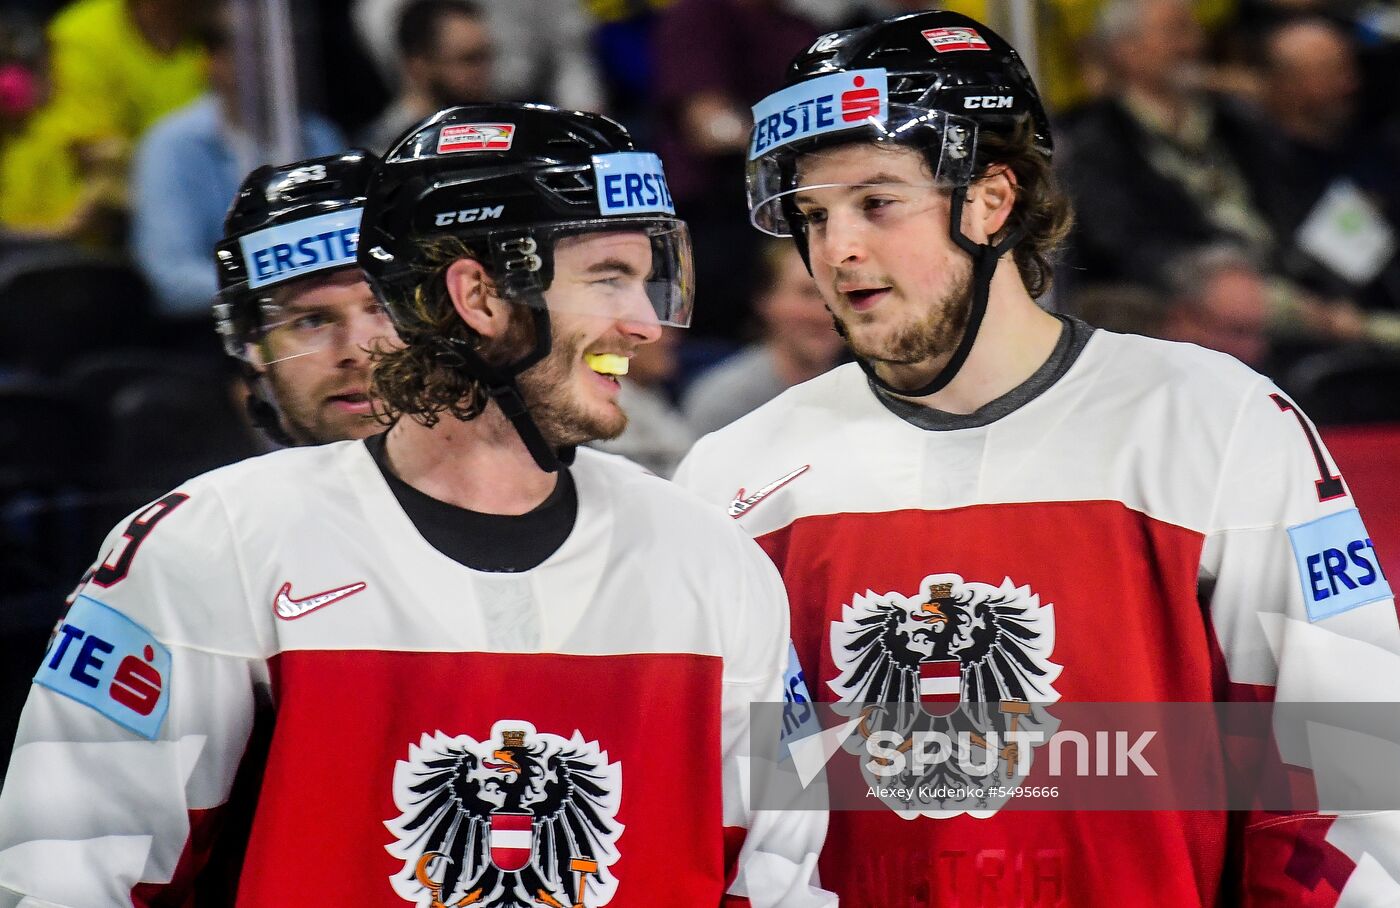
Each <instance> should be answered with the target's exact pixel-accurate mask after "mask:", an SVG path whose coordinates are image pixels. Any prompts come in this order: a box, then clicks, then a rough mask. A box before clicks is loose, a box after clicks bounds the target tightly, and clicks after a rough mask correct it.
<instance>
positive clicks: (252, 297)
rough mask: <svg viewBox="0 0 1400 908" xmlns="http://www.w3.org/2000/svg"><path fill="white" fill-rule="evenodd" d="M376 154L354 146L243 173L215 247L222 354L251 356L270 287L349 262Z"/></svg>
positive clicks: (266, 321) (268, 309) (269, 318)
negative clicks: (318, 156)
mask: <svg viewBox="0 0 1400 908" xmlns="http://www.w3.org/2000/svg"><path fill="white" fill-rule="evenodd" d="M378 163H379V159H378V158H376V157H375V156H374V155H373V154H371V153H370V152H367V151H362V150H359V149H353V150H351V151H347V152H344V153H342V154H337V155H328V156H326V157H320V158H309V159H307V160H304V161H297V162H296V163H294V164H287V165H284V166H281V167H273V166H270V165H266V166H263V167H259V168H258V169H257V170H254V171H253V172H252V173H250V174H248V176H247V177H246V178H245V179H244V180H243V185H242V186H240V187H239V189H238V195H237V196H235V197H234V199H233V204H232V205H231V206H230V207H229V210H228V214H227V215H226V216H225V218H224V238H223V239H222V240H220V241H219V242H218V244H217V245H216V246H215V247H214V259H215V264H216V266H217V268H218V275H219V297H218V300H217V301H216V302H215V304H214V320H215V324H216V326H217V328H218V331H219V337H220V338H221V339H222V340H223V343H224V350H225V352H227V353H228V355H229V356H232V357H235V358H237V359H240V360H243V361H244V362H250V361H251V359H250V357H252V355H253V352H252V347H253V346H254V345H255V343H256V342H257V341H258V340H260V339H261V337H262V336H263V333H264V332H265V331H266V329H267V328H268V326H269V325H270V324H272V323H274V322H275V320H276V319H277V318H278V315H277V313H276V312H275V307H274V306H273V304H272V290H273V289H274V288H276V287H278V286H281V285H283V284H285V283H287V282H288V281H293V280H298V279H300V278H303V277H306V276H308V275H311V274H315V273H317V272H320V271H326V270H330V269H335V268H353V267H356V264H357V263H356V259H355V251H356V249H357V247H358V245H359V235H360V211H361V209H362V208H363V206H364V202H365V190H366V188H367V187H368V186H369V178H370V174H371V173H372V172H373V171H374V167H375V165H376V164H378Z"/></svg>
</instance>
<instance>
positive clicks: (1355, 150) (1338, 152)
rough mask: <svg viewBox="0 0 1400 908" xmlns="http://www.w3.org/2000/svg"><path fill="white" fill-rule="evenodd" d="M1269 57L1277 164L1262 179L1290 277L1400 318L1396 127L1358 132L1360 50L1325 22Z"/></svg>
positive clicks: (1272, 36) (1310, 21)
mask: <svg viewBox="0 0 1400 908" xmlns="http://www.w3.org/2000/svg"><path fill="white" fill-rule="evenodd" d="M1263 48H1264V54H1263V57H1264V76H1265V79H1264V84H1265V93H1264V99H1263V103H1264V109H1265V112H1266V114H1267V116H1268V120H1269V122H1270V123H1271V124H1272V125H1273V127H1274V129H1275V130H1276V131H1277V133H1278V140H1279V143H1280V159H1281V164H1280V166H1279V167H1277V168H1274V169H1272V170H1271V171H1269V172H1268V173H1266V174H1264V175H1263V177H1264V181H1265V186H1266V187H1267V190H1268V192H1269V194H1270V196H1271V197H1272V198H1275V199H1276V200H1277V204H1278V205H1279V207H1280V215H1281V221H1280V223H1279V225H1278V226H1279V232H1280V235H1281V236H1282V237H1284V238H1285V240H1286V241H1287V243H1288V245H1289V247H1290V250H1291V252H1290V262H1289V264H1290V266H1291V269H1292V270H1293V271H1295V272H1297V274H1298V277H1299V279H1300V280H1301V281H1303V282H1304V283H1306V284H1308V285H1309V286H1311V287H1313V288H1314V289H1316V290H1318V291H1320V292H1323V293H1327V294H1330V295H1335V296H1345V297H1350V298H1353V299H1355V300H1356V301H1357V302H1358V303H1360V304H1361V306H1363V307H1364V308H1367V309H1381V310H1391V311H1394V310H1397V309H1400V257H1397V256H1396V254H1395V253H1396V249H1397V247H1400V243H1397V225H1400V135H1397V130H1396V128H1395V124H1389V125H1387V124H1385V123H1378V122H1374V121H1372V122H1365V123H1358V121H1357V113H1358V106H1359V100H1360V90H1361V75H1360V66H1359V63H1358V60H1357V54H1356V50H1355V48H1354V47H1353V46H1352V43H1351V41H1350V39H1349V37H1348V36H1347V34H1346V33H1345V32H1344V31H1342V30H1341V29H1340V28H1338V27H1337V26H1335V25H1333V24H1332V23H1331V22H1329V21H1327V20H1326V19H1322V18H1318V17H1307V18H1301V19H1296V20H1292V21H1287V22H1285V23H1283V24H1281V25H1279V26H1277V27H1275V28H1273V29H1272V30H1270V31H1269V32H1268V33H1267V35H1266V36H1265V39H1264V42H1263ZM1329 212H1330V214H1329ZM1336 219H1340V221H1338V220H1336ZM1387 236H1388V237H1389V240H1390V241H1389V243H1384V242H1383V241H1382V242H1379V244H1378V245H1376V246H1375V251H1374V252H1373V253H1372V254H1371V255H1366V256H1357V252H1358V251H1359V250H1360V249H1361V248H1362V246H1363V244H1366V243H1369V242H1370V241H1371V240H1369V239H1367V238H1368V237H1369V238H1372V239H1374V240H1376V241H1381V240H1382V238H1383V237H1387Z"/></svg>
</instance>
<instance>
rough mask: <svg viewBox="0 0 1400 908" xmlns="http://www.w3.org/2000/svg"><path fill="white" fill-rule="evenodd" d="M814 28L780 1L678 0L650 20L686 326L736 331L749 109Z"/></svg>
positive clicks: (748, 248)
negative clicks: (681, 251) (689, 289)
mask: <svg viewBox="0 0 1400 908" xmlns="http://www.w3.org/2000/svg"><path fill="white" fill-rule="evenodd" d="M820 31H821V29H820V28H819V27H818V26H816V25H815V24H813V23H812V22H811V21H809V20H808V19H806V18H803V17H801V16H799V15H798V14H796V13H793V12H792V11H791V10H790V9H789V8H788V7H787V5H786V4H785V3H784V2H783V0H676V2H675V3H674V4H673V5H672V6H671V7H670V8H669V9H667V10H666V11H665V12H664V13H663V14H662V15H661V18H660V20H659V21H658V22H657V26H656V33H655V43H654V46H653V49H654V53H655V64H656V88H655V97H654V99H653V100H654V102H655V109H656V113H657V117H658V122H657V127H658V130H657V134H656V144H657V146H658V147H659V148H660V150H661V156H662V158H663V159H665V161H666V173H667V174H668V176H669V178H670V179H669V185H670V188H671V195H672V196H673V197H674V198H675V200H676V208H677V209H678V210H681V211H684V212H685V219H686V221H687V222H688V223H689V224H690V232H691V236H692V237H693V239H694V242H695V267H696V275H695V282H696V286H697V287H698V288H699V292H700V294H701V298H700V303H699V305H697V306H696V309H695V322H694V323H693V324H692V325H691V330H692V331H693V332H696V333H701V334H708V335H712V336H721V337H728V338H736V337H738V336H739V333H740V330H741V329H742V327H743V325H744V324H745V323H746V322H747V321H748V312H747V311H745V310H744V308H743V307H744V304H745V302H746V301H747V299H748V292H749V289H750V288H751V287H752V286H753V283H754V281H753V272H754V268H755V266H756V264H757V253H756V250H755V248H754V243H753V234H752V229H751V228H750V227H749V225H748V222H747V219H746V218H745V216H744V208H745V205H744V155H745V151H746V149H747V147H748V131H749V126H750V120H749V117H750V113H749V108H750V107H751V106H752V105H753V104H754V103H755V102H757V101H758V100H760V99H761V98H763V97H764V96H765V95H767V94H768V93H770V92H772V91H776V90H777V89H778V88H780V87H782V84H783V72H784V70H785V69H786V65H787V61H788V60H790V59H792V57H793V56H794V55H796V54H797V53H799V52H800V51H803V50H805V49H806V48H807V47H808V46H810V45H811V43H812V42H813V41H814V40H816V38H817V35H818V34H820Z"/></svg>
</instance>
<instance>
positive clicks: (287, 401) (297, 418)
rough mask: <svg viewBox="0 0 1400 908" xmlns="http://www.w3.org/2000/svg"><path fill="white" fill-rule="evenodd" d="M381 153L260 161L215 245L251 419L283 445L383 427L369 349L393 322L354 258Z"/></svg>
mask: <svg viewBox="0 0 1400 908" xmlns="http://www.w3.org/2000/svg"><path fill="white" fill-rule="evenodd" d="M378 160H379V159H378V158H376V157H375V156H374V155H372V154H370V153H368V152H364V151H358V150H355V151H349V152H345V153H344V154H339V155H332V156H328V157H321V158H311V159H308V160H305V161H298V162H296V163H294V164H288V165H286V166H284V167H259V168H258V169H257V170H254V171H253V172H252V173H250V174H248V176H247V178H246V179H244V181H243V185H242V186H241V187H239V190H238V195H237V196H236V197H235V198H234V200H233V205H232V206H231V207H230V209H229V213H228V216H227V218H225V220H224V238H223V240H221V241H220V242H219V244H218V246H217V247H216V248H215V250H214V263H215V267H216V268H217V269H218V273H219V298H218V300H217V301H216V302H215V303H214V321H215V324H216V326H217V328H218V331H219V337H220V338H221V339H222V340H223V343H224V349H225V350H226V351H227V352H228V354H229V356H231V357H233V358H234V359H236V360H238V363H239V368H240V370H241V371H242V373H243V377H244V381H245V383H246V384H247V387H248V412H249V415H250V416H251V418H252V420H253V424H254V425H256V426H257V427H258V428H260V429H262V430H263V431H264V432H266V433H267V434H268V436H269V437H271V438H272V439H273V440H274V441H276V442H278V443H279V444H283V445H304V444H327V443H329V442H332V441H342V440H345V439H352V438H365V437H367V436H369V435H374V434H376V433H378V432H382V431H383V426H381V425H379V423H377V422H376V421H375V418H374V413H373V412H372V409H373V405H372V402H371V399H370V395H369V376H370V350H371V349H372V348H373V347H374V346H376V345H378V344H384V343H389V342H391V341H392V339H393V337H394V327H393V325H392V324H391V323H390V321H389V317H388V315H387V314H386V313H385V311H384V308H383V306H381V305H380V303H379V300H377V299H376V298H375V296H374V291H373V290H371V289H370V286H369V284H368V283H366V281H365V277H364V274H363V273H362V272H361V271H360V269H359V268H358V267H357V266H356V264H355V249H356V242H357V239H358V237H359V230H360V210H361V208H362V207H363V206H364V196H365V188H366V187H367V186H368V185H369V177H370V173H371V172H373V170H374V166H375V164H377V163H378Z"/></svg>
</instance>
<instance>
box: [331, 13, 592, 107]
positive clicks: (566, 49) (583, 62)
mask: <svg viewBox="0 0 1400 908" xmlns="http://www.w3.org/2000/svg"><path fill="white" fill-rule="evenodd" d="M409 2H411V0H354V3H353V4H352V5H351V8H350V14H351V16H352V17H353V18H354V20H355V28H356V31H357V32H358V33H359V36H360V40H361V41H363V42H364V44H365V47H366V48H368V49H369V51H370V55H371V56H372V57H373V58H374V60H375V62H376V63H378V65H379V69H380V71H381V72H382V73H383V75H384V77H385V78H386V79H388V80H390V82H391V83H392V82H393V81H394V80H396V79H397V78H398V77H399V67H398V62H397V58H398V55H397V53H396V48H395V24H396V23H397V22H398V21H399V16H400V11H401V10H403V9H404V8H405V7H406V6H407V5H408V3H409ZM476 2H477V5H478V6H479V7H481V9H482V10H483V11H484V12H485V13H486V20H487V24H488V26H489V27H490V34H491V37H492V41H493V43H494V44H495V48H496V55H495V58H494V61H493V79H492V81H493V83H494V85H493V90H492V94H493V97H494V98H495V99H498V100H517V101H547V102H549V103H551V104H556V105H558V106H559V107H564V108H568V109H571V110H597V109H598V108H599V106H600V104H601V101H602V88H601V86H600V83H599V80H598V74H597V71H596V69H595V66H594V63H593V56H592V47H591V44H590V35H591V29H592V22H591V21H590V20H589V18H588V16H587V15H586V14H585V13H584V10H583V7H582V4H581V3H580V0H476Z"/></svg>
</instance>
